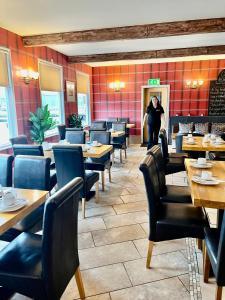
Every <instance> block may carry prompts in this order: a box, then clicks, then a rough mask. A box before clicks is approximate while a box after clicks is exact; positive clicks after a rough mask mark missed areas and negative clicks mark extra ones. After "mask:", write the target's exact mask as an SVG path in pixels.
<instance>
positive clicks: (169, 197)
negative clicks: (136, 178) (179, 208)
mask: <svg viewBox="0 0 225 300" xmlns="http://www.w3.org/2000/svg"><path fill="white" fill-rule="evenodd" d="M147 155H152V156H153V158H154V161H155V165H156V170H157V174H158V180H159V190H160V198H161V200H162V201H163V202H172V203H192V199H191V193H190V189H189V187H187V186H177V185H169V184H166V176H165V162H164V159H163V156H162V152H161V149H160V147H159V146H158V145H155V146H153V147H152V148H151V149H149V150H148V152H147Z"/></svg>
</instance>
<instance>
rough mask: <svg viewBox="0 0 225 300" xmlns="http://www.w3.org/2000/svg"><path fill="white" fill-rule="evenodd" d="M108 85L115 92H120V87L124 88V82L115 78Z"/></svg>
mask: <svg viewBox="0 0 225 300" xmlns="http://www.w3.org/2000/svg"><path fill="white" fill-rule="evenodd" d="M109 87H110V89H113V90H114V91H115V92H120V90H121V89H124V88H125V82H122V81H119V80H116V81H114V82H110V84H109Z"/></svg>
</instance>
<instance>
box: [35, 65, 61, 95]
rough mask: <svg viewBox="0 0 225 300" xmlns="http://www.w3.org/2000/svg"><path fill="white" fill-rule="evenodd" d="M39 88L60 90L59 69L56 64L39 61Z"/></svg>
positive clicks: (52, 90) (53, 90)
mask: <svg viewBox="0 0 225 300" xmlns="http://www.w3.org/2000/svg"><path fill="white" fill-rule="evenodd" d="M39 76H40V89H41V90H42V91H51V92H61V91H62V90H63V87H62V81H61V69H60V68H59V67H57V66H54V65H51V64H47V63H43V62H40V63H39Z"/></svg>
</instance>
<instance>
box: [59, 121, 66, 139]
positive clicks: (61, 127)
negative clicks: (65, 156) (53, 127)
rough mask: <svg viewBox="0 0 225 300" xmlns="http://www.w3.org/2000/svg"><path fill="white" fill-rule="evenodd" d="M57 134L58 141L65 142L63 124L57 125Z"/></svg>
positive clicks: (64, 126) (64, 127)
mask: <svg viewBox="0 0 225 300" xmlns="http://www.w3.org/2000/svg"><path fill="white" fill-rule="evenodd" d="M57 127H58V132H59V139H60V140H65V137H66V125H64V124H61V125H58V126H57Z"/></svg>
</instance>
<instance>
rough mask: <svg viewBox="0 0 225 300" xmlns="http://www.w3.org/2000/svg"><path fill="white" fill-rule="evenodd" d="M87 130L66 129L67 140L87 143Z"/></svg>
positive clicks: (72, 142)
mask: <svg viewBox="0 0 225 300" xmlns="http://www.w3.org/2000/svg"><path fill="white" fill-rule="evenodd" d="M85 136H86V132H85V131H68V130H66V140H67V142H68V143H70V144H85Z"/></svg>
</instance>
